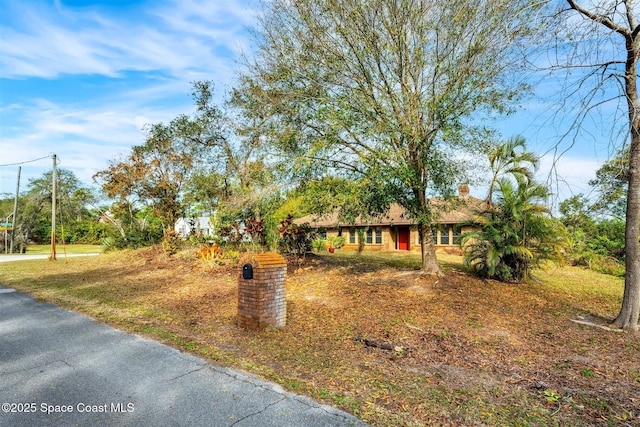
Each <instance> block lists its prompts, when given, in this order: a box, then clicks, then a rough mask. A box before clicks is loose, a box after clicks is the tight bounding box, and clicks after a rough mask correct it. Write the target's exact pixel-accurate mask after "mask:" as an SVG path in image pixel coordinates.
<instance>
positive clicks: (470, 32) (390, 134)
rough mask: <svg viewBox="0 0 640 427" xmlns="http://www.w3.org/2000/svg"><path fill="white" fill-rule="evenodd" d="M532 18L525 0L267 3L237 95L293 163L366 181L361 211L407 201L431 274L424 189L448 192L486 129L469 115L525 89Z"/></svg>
mask: <svg viewBox="0 0 640 427" xmlns="http://www.w3.org/2000/svg"><path fill="white" fill-rule="evenodd" d="M532 13H536V10H535V7H534V6H532V4H531V2H530V1H529V0H476V1H470V0H451V1H437V0H296V1H291V0H273V1H269V2H264V14H263V15H262V17H261V20H260V23H259V28H258V35H259V37H258V38H257V40H258V49H257V53H256V57H255V60H253V61H252V62H251V64H250V65H249V67H248V71H247V73H246V74H245V76H244V78H243V79H242V85H241V87H240V89H239V93H240V94H241V96H240V97H239V98H242V99H244V102H245V103H246V105H248V106H251V108H253V109H254V112H255V114H256V115H259V116H261V117H262V118H265V119H269V121H268V123H269V124H270V125H271V128H270V129H271V130H272V131H273V134H272V136H273V138H272V140H271V141H272V142H274V143H275V144H276V145H277V146H278V147H279V148H280V149H281V150H282V151H283V152H284V153H286V154H287V155H288V156H289V159H290V160H293V163H294V164H296V165H298V166H305V165H307V166H309V165H311V166H313V167H315V168H316V170H317V169H318V168H319V165H320V166H325V167H328V168H333V172H334V173H336V171H341V173H342V174H343V175H346V176H348V177H350V178H352V179H354V180H356V181H357V182H359V183H362V184H363V193H365V192H366V193H367V194H363V196H362V197H363V198H367V199H368V200H367V201H366V203H363V205H365V206H368V207H369V208H370V209H369V210H370V212H363V213H370V214H373V213H380V212H376V211H384V209H386V208H388V206H389V204H390V203H391V202H397V203H399V204H400V205H402V206H403V207H404V208H406V209H407V211H408V212H409V213H410V215H411V216H412V218H413V219H414V220H415V221H416V222H417V224H419V227H418V229H419V235H420V238H421V239H420V240H421V242H422V254H423V258H422V268H423V270H425V271H430V272H439V266H438V263H437V261H436V258H435V246H434V242H433V240H432V234H431V232H430V224H431V222H432V219H433V213H434V212H433V209H432V207H431V206H430V204H429V197H428V195H429V194H430V193H431V194H435V193H441V194H452V192H453V189H455V187H456V184H458V183H460V181H462V180H464V178H462V177H463V175H464V171H465V168H466V166H465V164H464V162H463V161H462V155H463V153H464V154H468V153H472V152H474V151H476V150H478V149H479V147H480V145H481V144H480V142H481V141H482V140H483V138H485V137H486V135H487V133H486V131H485V129H483V128H482V127H481V126H479V121H476V119H477V118H478V117H486V114H487V113H491V112H496V111H497V112H505V111H506V110H507V108H508V106H509V105H510V102H511V101H513V100H514V99H515V98H517V97H518V95H520V94H521V93H522V91H523V85H522V84H521V82H520V81H518V80H517V78H514V77H515V76H518V75H519V74H517V73H514V67H516V66H517V64H518V61H515V59H516V57H517V55H516V54H515V52H516V51H517V50H518V49H519V48H520V46H522V43H523V41H524V40H525V39H526V38H528V37H530V36H531V35H532V33H531V28H530V23H531V22H534V20H531V19H530V18H531V14H532ZM478 151H479V150H478ZM456 181H458V182H456Z"/></svg>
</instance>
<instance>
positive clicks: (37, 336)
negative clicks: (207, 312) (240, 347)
mask: <svg viewBox="0 0 640 427" xmlns="http://www.w3.org/2000/svg"><path fill="white" fill-rule="evenodd" d="M0 404H1V405H2V408H1V409H0V426H12V427H13V426H16V427H21V426H24V427H27V426H30V427H31V426H45V425H46V426H50V425H56V426H72V425H77V426H95V425H111V426H215V427H217V426H220V427H222V426H225V427H226V426H244V427H247V426H256V427H258V426H260V427H264V426H366V424H364V423H363V422H362V421H360V420H358V419H357V418H355V417H353V416H351V415H349V414H347V413H345V412H342V411H340V410H337V409H335V408H332V407H329V406H326V405H320V404H318V403H316V402H314V401H312V400H310V399H308V398H306V397H302V396H298V395H295V394H292V393H287V392H285V391H284V390H283V389H282V388H281V387H279V386H277V385H275V384H272V383H269V382H266V381H263V380H261V379H258V378H256V377H254V376H252V375H251V374H248V373H245V372H239V371H234V370H230V369H225V368H219V367H216V366H213V365H211V364H210V363H208V362H207V361H205V360H203V359H200V358H197V357H194V356H191V355H189V354H185V353H182V352H180V351H178V350H175V349H173V348H171V347H168V346H165V345H162V344H160V343H158V342H155V341H152V340H148V339H144V338H142V337H140V336H137V335H132V334H127V333H124V332H122V331H119V330H116V329H113V328H111V327H109V326H106V325H102V324H98V323H96V322H95V321H94V320H92V319H90V318H88V317H86V316H83V315H80V314H77V313H73V312H70V311H67V310H63V309H61V308H59V307H56V306H54V305H51V304H45V303H39V302H36V301H34V299H33V298H32V297H30V296H29V295H26V294H22V293H19V292H15V291H13V289H9V288H5V287H1V286H0Z"/></svg>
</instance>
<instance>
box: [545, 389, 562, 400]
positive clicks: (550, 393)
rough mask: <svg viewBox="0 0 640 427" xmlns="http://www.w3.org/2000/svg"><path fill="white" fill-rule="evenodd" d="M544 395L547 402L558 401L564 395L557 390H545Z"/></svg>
mask: <svg viewBox="0 0 640 427" xmlns="http://www.w3.org/2000/svg"><path fill="white" fill-rule="evenodd" d="M544 396H545V398H546V399H547V403H558V401H560V399H562V396H561V395H560V393H558V392H557V391H555V390H545V391H544Z"/></svg>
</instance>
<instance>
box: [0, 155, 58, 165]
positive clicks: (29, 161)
mask: <svg viewBox="0 0 640 427" xmlns="http://www.w3.org/2000/svg"><path fill="white" fill-rule="evenodd" d="M51 156H53V154H49V155H48V156H44V157H40V158H39V159H33V160H25V161H24V162H18V163H7V164H4V165H0V167H3V166H20V165H24V164H27V163H33V162H37V161H38V160H43V159H50V158H51Z"/></svg>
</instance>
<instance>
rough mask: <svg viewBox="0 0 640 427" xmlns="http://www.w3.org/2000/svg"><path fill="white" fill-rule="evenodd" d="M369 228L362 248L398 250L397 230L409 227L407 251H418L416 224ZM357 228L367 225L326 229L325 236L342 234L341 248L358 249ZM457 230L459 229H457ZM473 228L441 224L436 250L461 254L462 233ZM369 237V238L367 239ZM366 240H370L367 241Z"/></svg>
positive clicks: (419, 248) (437, 234) (419, 249)
mask: <svg viewBox="0 0 640 427" xmlns="http://www.w3.org/2000/svg"><path fill="white" fill-rule="evenodd" d="M368 228H369V229H370V230H371V233H370V235H369V236H367V234H366V233H365V243H364V246H363V250H369V251H394V250H399V249H398V247H399V245H398V236H399V232H400V231H399V230H400V229H401V228H404V229H405V230H406V229H407V228H408V229H409V242H408V249H407V251H410V252H420V251H421V246H420V236H419V233H418V227H416V226H389V225H383V226H379V227H375V226H372V227H368ZM358 229H365V230H366V229H367V227H339V228H332V229H328V230H327V232H326V237H332V236H344V237H345V244H344V246H343V249H349V250H358V249H359V247H360V245H359V243H358V242H359V239H358ZM458 230H459V231H458ZM471 230H473V227H471V226H463V227H456V226H455V224H443V225H441V226H440V227H438V229H437V230H436V232H435V233H434V241H435V242H436V251H443V252H447V253H457V254H461V253H462V251H461V249H460V247H459V245H458V242H459V239H460V237H461V236H462V234H464V233H466V232H469V231H471ZM368 238H369V239H368ZM367 240H370V242H369V241H367Z"/></svg>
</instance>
